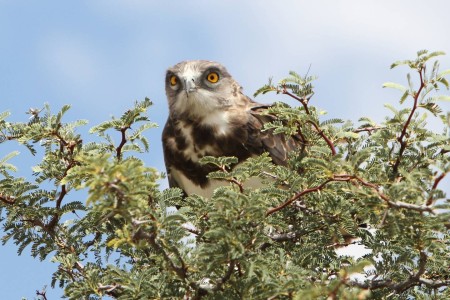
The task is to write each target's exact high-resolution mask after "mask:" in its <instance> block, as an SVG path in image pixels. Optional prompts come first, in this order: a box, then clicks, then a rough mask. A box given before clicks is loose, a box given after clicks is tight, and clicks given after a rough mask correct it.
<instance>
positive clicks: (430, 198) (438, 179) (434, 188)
mask: <svg viewBox="0 0 450 300" xmlns="http://www.w3.org/2000/svg"><path fill="white" fill-rule="evenodd" d="M445 175H447V173H442V174H441V175H439V176H438V177H436V179H435V180H434V183H433V186H432V187H431V191H430V197H429V198H428V200H427V203H426V205H427V206H429V205H431V204H433V191H435V190H436V189H437V187H438V185H439V182H441V180H442V179H444V177H445Z"/></svg>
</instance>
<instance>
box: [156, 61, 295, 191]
mask: <svg viewBox="0 0 450 300" xmlns="http://www.w3.org/2000/svg"><path fill="white" fill-rule="evenodd" d="M165 85H166V95H167V100H168V103H169V117H168V119H167V122H166V125H165V127H164V130H163V135H162V142H163V149H164V160H165V164H166V168H167V174H168V178H169V185H170V186H171V187H179V188H181V189H182V190H184V192H185V193H186V194H187V195H190V194H193V193H194V194H198V195H201V196H204V197H210V196H211V195H212V192H213V190H214V189H215V188H216V187H218V186H220V185H224V184H225V183H224V182H223V181H218V180H210V179H208V178H207V175H208V174H209V173H210V172H211V171H215V170H217V169H215V168H214V167H213V166H210V165H201V164H200V163H199V159H201V158H202V157H204V156H215V157H219V156H235V157H237V158H238V160H239V162H241V161H243V160H245V159H247V158H249V157H252V156H256V155H260V154H262V153H263V152H265V151H267V152H268V153H269V155H270V157H271V158H272V161H273V163H275V164H280V165H285V164H286V160H287V157H288V153H289V152H290V151H292V150H294V149H295V148H296V147H297V144H298V141H297V140H296V139H295V137H293V138H292V137H289V138H288V137H285V136H284V135H282V134H277V135H274V134H272V133H271V132H270V131H262V129H263V126H264V124H265V123H267V122H270V121H273V120H274V119H275V117H274V116H269V115H261V112H262V111H264V110H266V109H267V108H268V106H267V105H262V104H259V103H257V102H255V101H253V100H252V99H250V98H249V97H247V96H246V95H244V94H243V93H242V87H241V86H240V85H239V84H238V83H237V82H236V80H234V79H233V77H232V76H231V75H230V74H229V73H228V71H227V70H226V69H225V67H224V66H222V65H221V64H219V63H217V62H212V61H205V60H193V61H183V62H180V63H178V64H177V65H175V66H173V67H171V68H169V69H168V70H167V73H166V80H165Z"/></svg>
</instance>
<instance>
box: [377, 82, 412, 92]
mask: <svg viewBox="0 0 450 300" xmlns="http://www.w3.org/2000/svg"><path fill="white" fill-rule="evenodd" d="M383 88H392V89H397V90H400V91H402V92H405V91H407V90H408V89H407V88H406V87H404V86H403V85H401V84H398V83H395V82H386V83H384V84H383Z"/></svg>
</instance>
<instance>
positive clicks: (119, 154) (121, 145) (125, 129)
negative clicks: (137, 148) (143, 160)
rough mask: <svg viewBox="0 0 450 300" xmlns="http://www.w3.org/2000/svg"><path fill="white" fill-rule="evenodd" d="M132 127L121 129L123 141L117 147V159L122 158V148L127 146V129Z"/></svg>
mask: <svg viewBox="0 0 450 300" xmlns="http://www.w3.org/2000/svg"><path fill="white" fill-rule="evenodd" d="M129 128H130V127H122V128H121V129H120V133H121V136H122V137H121V141H120V144H119V146H117V148H116V156H117V159H118V160H120V159H121V158H122V148H123V146H125V144H126V143H127V136H126V131H127V129H129Z"/></svg>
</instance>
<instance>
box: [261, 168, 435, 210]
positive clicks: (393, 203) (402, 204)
mask: <svg viewBox="0 0 450 300" xmlns="http://www.w3.org/2000/svg"><path fill="white" fill-rule="evenodd" d="M338 181H340V182H350V183H352V184H361V185H363V186H366V187H369V188H371V189H372V190H374V191H375V192H376V193H377V195H378V197H380V198H381V199H382V200H384V201H385V202H386V204H387V205H388V206H389V207H394V208H404V209H410V210H415V211H419V212H430V213H434V211H433V209H432V208H431V207H430V206H427V205H416V204H411V203H406V202H402V201H392V200H391V199H389V197H388V196H387V195H385V194H384V193H383V192H381V191H380V187H379V186H378V185H376V184H374V183H371V182H367V181H365V180H363V179H362V178H359V177H358V176H354V175H348V174H341V175H333V178H330V179H327V180H326V181H324V182H323V183H321V184H320V185H318V186H316V187H312V188H307V189H305V190H303V191H301V192H298V193H296V194H295V195H294V196H292V197H291V198H289V199H288V200H287V201H285V202H284V203H283V204H281V205H279V206H277V207H273V208H270V209H268V210H267V211H266V216H269V215H271V214H273V213H275V212H277V211H279V210H281V209H283V208H285V207H286V206H288V205H290V204H291V203H293V202H294V201H296V200H299V199H300V198H301V197H303V196H304V195H307V194H309V193H313V192H317V191H320V190H322V189H323V188H324V187H325V186H326V185H327V184H328V183H330V182H338Z"/></svg>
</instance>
